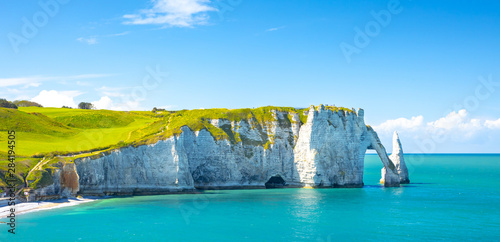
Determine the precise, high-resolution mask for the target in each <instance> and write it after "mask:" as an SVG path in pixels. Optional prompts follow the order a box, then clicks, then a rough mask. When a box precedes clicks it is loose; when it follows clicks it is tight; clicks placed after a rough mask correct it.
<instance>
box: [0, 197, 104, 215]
mask: <svg viewBox="0 0 500 242" xmlns="http://www.w3.org/2000/svg"><path fill="white" fill-rule="evenodd" d="M96 200H98V198H95V197H78V198H64V199H58V200H48V201H39V202H27V203H16V206H15V209H16V213H15V214H16V216H17V215H20V214H25V213H31V212H36V211H42V210H48V209H55V208H62V207H69V206H75V205H79V204H82V203H88V202H93V201H96ZM11 208H12V207H11V206H8V205H6V204H4V203H2V205H1V207H0V219H1V218H6V217H7V216H8V215H9V214H10V209H11Z"/></svg>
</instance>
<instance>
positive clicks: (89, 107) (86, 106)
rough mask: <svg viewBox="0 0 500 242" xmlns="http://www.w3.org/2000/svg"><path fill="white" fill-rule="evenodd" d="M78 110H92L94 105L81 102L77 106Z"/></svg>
mask: <svg viewBox="0 0 500 242" xmlns="http://www.w3.org/2000/svg"><path fill="white" fill-rule="evenodd" d="M78 108H79V109H94V104H92V103H87V102H81V103H79V104H78Z"/></svg>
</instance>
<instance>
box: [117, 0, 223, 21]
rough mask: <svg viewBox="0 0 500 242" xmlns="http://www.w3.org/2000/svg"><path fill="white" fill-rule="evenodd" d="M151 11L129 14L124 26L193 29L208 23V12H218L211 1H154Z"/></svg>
mask: <svg viewBox="0 0 500 242" xmlns="http://www.w3.org/2000/svg"><path fill="white" fill-rule="evenodd" d="M152 2H153V6H152V8H150V9H143V10H140V11H139V13H138V14H127V15H124V16H123V18H125V19H127V20H126V21H125V22H124V24H159V25H165V26H172V27H193V26H195V25H203V24H206V23H207V21H208V18H209V16H208V15H207V12H210V11H218V10H217V9H215V8H213V7H211V6H209V5H208V4H210V0H153V1H152Z"/></svg>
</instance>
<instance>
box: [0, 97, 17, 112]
mask: <svg viewBox="0 0 500 242" xmlns="http://www.w3.org/2000/svg"><path fill="white" fill-rule="evenodd" d="M0 107H1V108H13V109H17V106H16V105H15V104H13V103H12V102H9V101H7V100H6V99H3V98H0Z"/></svg>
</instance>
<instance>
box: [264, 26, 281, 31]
mask: <svg viewBox="0 0 500 242" xmlns="http://www.w3.org/2000/svg"><path fill="white" fill-rule="evenodd" d="M283 28H285V26H281V27H276V28H270V29H266V32H271V31H276V30H280V29H283Z"/></svg>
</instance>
